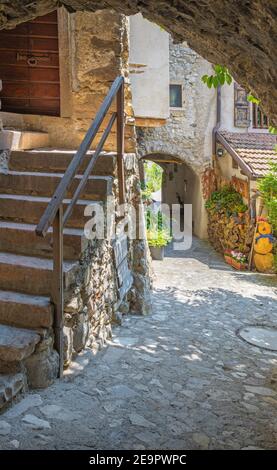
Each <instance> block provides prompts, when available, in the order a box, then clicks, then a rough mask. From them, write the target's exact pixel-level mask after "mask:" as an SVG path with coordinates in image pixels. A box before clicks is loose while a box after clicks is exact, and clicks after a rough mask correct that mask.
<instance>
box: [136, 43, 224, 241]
mask: <svg viewBox="0 0 277 470" xmlns="http://www.w3.org/2000/svg"><path fill="white" fill-rule="evenodd" d="M169 60H170V67H169V73H170V85H178V86H180V88H181V99H182V104H181V106H180V107H179V108H177V107H175V108H173V107H171V108H170V117H169V119H168V120H167V123H166V125H165V126H162V127H159V128H157V127H156V128H143V127H141V128H138V131H137V135H138V147H139V154H140V157H142V158H150V159H151V160H154V161H159V162H160V163H161V164H162V162H163V160H164V161H167V162H168V161H170V158H172V163H166V164H164V165H163V168H164V182H163V195H164V198H163V202H166V203H170V204H172V203H177V202H178V200H179V198H180V199H181V200H182V201H183V202H184V203H185V204H192V206H193V208H192V210H193V225H194V232H195V234H196V235H198V236H200V237H201V238H205V237H206V224H207V220H206V211H205V208H204V200H203V197H202V188H201V174H202V173H203V172H204V170H205V168H206V167H207V166H209V165H210V164H211V152H212V129H213V127H214V126H215V114H216V113H215V110H216V94H215V92H214V90H208V89H207V87H206V85H204V84H203V83H202V82H201V77H202V76H203V75H204V74H209V73H211V70H212V68H211V64H209V63H208V62H207V61H206V60H204V59H203V58H202V57H200V56H199V55H198V54H197V53H196V52H194V51H192V50H191V49H190V48H189V47H188V46H187V45H186V44H185V43H183V44H174V43H173V41H172V40H171V41H170V48H169ZM176 162H177V163H176ZM176 187H178V189H177V190H176ZM177 193H178V195H177Z"/></svg>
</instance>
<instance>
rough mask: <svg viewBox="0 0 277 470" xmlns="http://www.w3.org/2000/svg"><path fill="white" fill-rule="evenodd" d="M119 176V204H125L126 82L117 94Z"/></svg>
mask: <svg viewBox="0 0 277 470" xmlns="http://www.w3.org/2000/svg"><path fill="white" fill-rule="evenodd" d="M116 107H117V174H118V191H119V203H120V204H124V203H125V174H124V131H125V129H124V128H125V123H124V81H123V83H122V85H121V87H120V88H119V90H118V92H117V98H116Z"/></svg>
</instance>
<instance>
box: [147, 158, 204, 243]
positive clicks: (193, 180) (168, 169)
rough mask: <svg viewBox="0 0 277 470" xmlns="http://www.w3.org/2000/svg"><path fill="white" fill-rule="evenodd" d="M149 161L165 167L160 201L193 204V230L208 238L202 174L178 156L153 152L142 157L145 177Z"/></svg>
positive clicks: (198, 234)
mask: <svg viewBox="0 0 277 470" xmlns="http://www.w3.org/2000/svg"><path fill="white" fill-rule="evenodd" d="M149 161H150V162H153V163H155V164H157V165H159V166H160V167H161V168H162V169H163V175H162V183H161V200H160V202H162V203H165V204H168V205H169V206H172V204H181V206H183V205H186V204H191V205H192V232H193V234H194V235H196V236H197V237H199V238H202V239H205V238H207V214H206V210H205V201H204V198H203V195H202V186H201V177H200V174H198V173H197V172H196V171H195V170H194V169H193V168H192V167H191V166H190V165H188V164H187V163H186V162H184V160H182V159H181V158H180V157H178V156H175V155H168V154H161V153H152V154H148V155H144V156H143V157H141V159H140V162H141V172H140V174H141V177H142V178H145V172H144V171H143V169H142V166H143V162H149Z"/></svg>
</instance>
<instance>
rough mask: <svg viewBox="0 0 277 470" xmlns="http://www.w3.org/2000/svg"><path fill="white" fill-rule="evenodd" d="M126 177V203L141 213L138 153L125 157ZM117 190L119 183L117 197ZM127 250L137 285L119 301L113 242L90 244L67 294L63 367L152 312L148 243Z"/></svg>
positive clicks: (131, 242) (131, 245)
mask: <svg viewBox="0 0 277 470" xmlns="http://www.w3.org/2000/svg"><path fill="white" fill-rule="evenodd" d="M125 174H126V188H127V194H126V202H127V203H130V204H133V205H134V207H136V208H137V207H138V205H139V204H140V192H139V178H138V168H137V158H136V155H135V154H129V155H126V156H125ZM117 189H118V186H117V179H115V181H114V190H113V192H114V196H115V197H116V196H117ZM128 246H129V251H128V264H129V268H130V270H131V273H132V276H133V285H132V287H131V289H130V290H129V292H127V293H126V295H125V297H124V298H123V299H119V297H118V291H117V281H116V277H117V272H116V267H115V260H114V249H113V240H107V239H105V240H95V241H91V242H89V245H88V248H87V250H86V252H85V253H84V254H83V256H82V259H81V260H80V263H79V266H78V268H77V270H76V272H75V273H74V274H73V276H72V282H71V283H70V285H69V286H68V288H67V292H66V295H65V329H64V335H65V346H66V347H65V354H64V363H65V366H68V365H69V364H70V362H71V359H72V356H74V355H76V354H77V353H79V352H80V351H81V350H82V349H84V348H85V347H90V348H92V349H93V350H94V351H97V350H98V349H101V348H102V347H103V345H104V344H105V343H106V341H107V340H108V339H110V338H111V336H112V325H113V324H114V323H116V324H118V323H119V324H121V322H122V319H123V316H124V315H126V314H129V313H134V314H139V315H144V314H147V313H149V311H150V308H151V301H150V289H151V285H150V258H149V253H148V247H147V244H146V243H145V241H144V240H129V241H128Z"/></svg>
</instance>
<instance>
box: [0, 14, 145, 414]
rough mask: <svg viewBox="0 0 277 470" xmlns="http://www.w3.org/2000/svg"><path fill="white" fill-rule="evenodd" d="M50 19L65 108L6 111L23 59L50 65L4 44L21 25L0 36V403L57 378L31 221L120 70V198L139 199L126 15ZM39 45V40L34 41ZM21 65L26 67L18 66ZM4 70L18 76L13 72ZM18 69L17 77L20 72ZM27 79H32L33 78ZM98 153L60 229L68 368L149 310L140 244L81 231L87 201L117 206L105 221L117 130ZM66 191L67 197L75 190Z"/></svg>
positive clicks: (113, 184)
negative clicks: (127, 319) (7, 61)
mask: <svg viewBox="0 0 277 470" xmlns="http://www.w3.org/2000/svg"><path fill="white" fill-rule="evenodd" d="M53 18H54V15H53V14H52V16H51V14H50V16H47V17H46V18H45V19H43V18H41V19H38V20H37V22H36V20H34V21H33V22H31V23H30V25H29V26H28V25H27V26H28V28H27V26H26V25H22V27H21V30H20V31H19V32H18V34H19V37H20V35H22V34H23V36H24V34H30V35H31V36H32V37H31V40H32V41H33V44H37V43H36V41H38V39H39V38H38V37H37V36H39V35H40V33H39V32H38V33H34V31H39V28H43V27H44V26H45V25H48V27H49V28H51V30H52V31H54V26H55V25H54V20H53ZM57 18H58V20H57V25H58V38H56V37H55V38H54V37H53V36H54V33H52V37H50V39H49V41H50V42H49V43H51V44H52V45H53V44H54V41H56V42H58V50H57V51H56V52H55V54H56V56H55V61H56V62H55V64H56V63H57V56H58V58H59V80H60V81H59V87H60V95H59V99H60V108H59V113H58V114H57V115H49V114H48V113H47V112H39V111H38V112H36V113H35V112H28V107H27V108H26V109H25V110H24V112H20V111H19V110H17V112H16V111H15V110H14V111H13V112H10V111H7V107H8V105H9V103H10V101H9V100H10V96H9V93H10V92H12V91H15V92H16V93H17V90H18V89H19V88H16V90H15V89H14V87H13V81H14V79H16V80H17V79H18V75H17V73H18V67H21V73H23V70H25V68H26V67H27V66H26V63H25V62H26V61H27V63H28V65H29V62H30V63H31V68H32V67H33V68H32V70H31V72H34V71H35V72H36V73H37V74H38V73H39V69H40V68H42V69H43V67H45V62H44V63H42V65H41V64H40V61H46V63H47V64H48V65H49V63H48V62H47V61H49V57H48V56H47V54H46V53H43V54H41V53H40V52H39V53H37V52H36V51H33V50H32V51H31V52H30V51H22V50H20V52H18V51H17V52H16V51H14V49H12V50H10V49H11V48H9V44H12V43H13V44H14V43H15V40H16V39H15V36H16V34H17V31H13V30H12V31H10V32H9V31H5V30H4V31H1V32H0V34H2V40H3V42H2V44H4V43H5V44H7V51H4V52H3V51H2V52H1V53H2V54H6V55H7V54H8V55H9V57H13V58H14V61H15V64H13V65H14V68H13V69H12V70H11V68H10V66H7V68H6V70H4V67H3V61H2V64H1V66H0V67H2V68H1V69H0V76H1V73H2V74H3V75H2V77H3V93H2V112H1V113H0V115H1V119H2V121H3V126H4V129H3V130H1V131H0V150H2V152H1V172H0V193H1V197H0V232H1V233H0V240H1V252H0V258H1V259H0V408H1V407H5V406H6V404H8V403H9V402H10V401H11V400H13V398H14V397H15V396H16V395H17V394H19V393H20V392H22V391H24V390H26V387H30V388H37V387H45V386H47V385H49V384H50V383H51V382H52V381H53V380H54V379H55V378H56V377H57V373H58V363H59V360H61V358H59V356H58V353H57V351H56V350H55V347H54V340H55V335H54V329H53V316H54V315H55V309H54V308H53V303H52V300H51V299H52V298H51V284H52V264H51V263H52V256H53V251H52V235H51V232H50V233H48V234H47V236H46V238H45V239H39V238H38V237H37V236H36V234H35V228H36V225H37V223H38V222H39V220H40V217H41V215H42V214H43V212H44V210H45V208H46V207H47V204H48V203H49V200H50V199H51V197H52V196H53V193H54V191H55V188H56V186H57V184H58V182H59V179H60V178H61V177H62V175H63V174H64V172H65V171H66V169H67V167H68V165H69V163H70V161H71V158H72V157H73V155H74V150H76V149H77V148H78V146H79V145H80V143H81V141H82V139H83V138H84V136H85V134H86V132H87V130H88V128H89V127H90V125H91V123H92V121H93V119H94V117H95V115H96V113H97V111H98V109H99V106H100V105H101V104H102V102H103V100H104V99H105V97H106V95H107V93H108V91H109V88H110V86H111V84H112V83H113V81H114V79H115V78H116V77H118V76H124V78H125V109H124V114H125V145H124V151H125V154H124V174H125V189H126V202H127V204H128V203H129V204H132V205H133V206H134V208H135V210H136V211H138V210H139V205H140V202H141V200H140V181H139V171H138V156H137V148H136V134H135V119H134V118H135V116H134V111H133V106H132V94H131V89H130V83H129V36H130V31H129V27H130V26H129V19H128V18H127V17H126V16H124V15H121V14H118V13H115V12H113V11H107V10H105V11H104V12H100V11H99V12H96V13H88V12H78V13H74V14H69V13H68V12H66V11H65V10H64V9H59V10H58V12H57ZM26 30H27V33H26ZM22 31H23V33H22ZM30 32H31V33H30ZM39 40H40V39H39ZM51 41H52V42H51ZM23 43H24V41H23ZM40 47H43V45H41V43H40ZM50 52H51V51H50ZM31 53H32V54H31ZM11 54H12V55H11ZM30 54H31V57H30ZM3 57H4V56H3ZM50 57H52V56H51V55H50ZM50 60H52V59H50ZM20 61H21V62H23V63H22V64H21V63H19V64H18V62H20ZM40 65H41V67H40ZM51 67H52V68H55V67H56V68H57V66H56V65H55V66H54V65H53V64H52V63H50V67H49V69H51ZM15 71H16V72H15ZM28 72H29V69H28ZM9 73H12V74H15V76H14V75H13V76H12V78H11V76H10V75H9ZM20 77H21V78H20ZM20 77H19V79H20V80H21V81H22V75H21V76H20ZM20 80H19V81H20ZM23 81H24V80H23ZM27 81H28V77H27V78H26V79H25V82H27ZM25 82H24V86H23V88H22V90H23V91H24V90H25V88H24V87H25ZM44 85H46V84H44ZM28 86H29V87H32V86H33V83H28ZM51 89H53V88H51ZM51 89H50V88H49V93H51ZM7 90H9V91H7ZM49 96H50V95H49ZM49 96H48V95H47V97H48V98H49ZM20 99H23V98H22V95H21V96H20V97H18V96H17V95H15V96H13V105H14V103H18V102H19V100H20ZM24 99H25V98H24ZM29 99H32V97H29ZM49 99H50V98H49ZM42 101H43V97H42ZM113 111H115V103H114V104H113V106H112V109H111V111H110V113H109V115H108V116H107V118H105V121H104V123H103V125H102V126H101V128H100V131H99V132H98V134H97V136H96V139H95V141H94V143H93V147H92V149H93V148H95V146H96V145H97V143H98V142H99V140H100V137H101V135H102V133H103V130H104V128H105V127H106V125H107V122H108V119H109V117H110V115H111V112H113ZM104 150H105V152H104V153H103V155H102V156H101V157H100V160H99V163H98V162H97V164H96V166H95V170H94V172H93V175H92V177H91V178H94V181H91V182H89V187H90V188H91V189H89V188H87V187H86V189H85V191H84V195H83V196H81V199H80V201H78V204H77V205H76V208H75V212H73V214H72V217H71V218H70V219H69V224H68V225H67V226H66V229H65V231H64V297H65V305H64V328H63V333H64V357H63V363H64V366H65V367H68V366H69V365H70V362H71V360H72V358H73V357H74V356H75V355H76V354H78V353H79V352H80V351H81V350H82V349H84V348H86V347H88V346H89V347H91V348H92V349H94V350H95V351H96V350H97V349H99V348H101V347H102V346H103V345H104V344H105V342H106V341H107V339H109V338H110V337H111V331H112V324H113V323H120V322H121V321H122V316H123V315H124V314H127V313H135V314H146V313H148V312H149V310H150V307H151V305H150V295H149V290H150V276H149V257H148V247H147V244H146V242H145V240H144V239H135V240H132V239H127V238H126V237H125V236H124V234H121V235H120V236H118V237H116V239H115V240H111V239H109V238H108V237H104V239H100V240H92V241H90V240H86V239H85V237H84V224H85V222H87V220H88V219H87V218H86V217H85V215H84V208H85V206H86V205H87V204H88V203H89V202H92V203H94V202H95V201H96V202H97V201H98V202H100V204H102V207H103V211H104V215H105V216H108V212H107V211H108V206H107V202H108V200H109V198H110V197H112V198H114V201H115V204H116V205H115V211H114V213H113V214H112V217H114V218H115V219H117V220H120V219H119V218H118V215H119V213H118V207H117V205H118V202H119V198H118V173H117V164H116V153H115V151H116V127H115V126H114V127H113V129H112V131H111V134H110V136H109V138H108V139H107V141H106V144H105V147H104ZM82 168H83V167H82ZM83 171H84V168H83V169H81V168H80V172H81V173H82V172H83ZM92 183H93V184H92ZM94 186H95V189H94ZM67 197H68V198H69V199H70V197H72V191H71V190H69V192H68V196H67ZM64 204H65V205H66V204H68V200H64ZM120 223H121V224H123V221H122V220H121V222H120ZM126 223H127V220H126ZM81 232H82V233H81Z"/></svg>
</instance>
